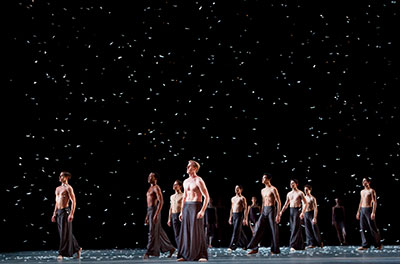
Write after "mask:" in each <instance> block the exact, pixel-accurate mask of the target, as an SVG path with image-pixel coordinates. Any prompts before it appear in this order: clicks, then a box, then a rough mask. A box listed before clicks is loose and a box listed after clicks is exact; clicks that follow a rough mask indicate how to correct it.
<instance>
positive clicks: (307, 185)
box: [304, 184, 312, 191]
mask: <svg viewBox="0 0 400 264" xmlns="http://www.w3.org/2000/svg"><path fill="white" fill-rule="evenodd" d="M306 187H307V188H308V189H310V191H312V187H311V185H309V184H306V185H304V188H306Z"/></svg>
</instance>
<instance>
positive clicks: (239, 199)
mask: <svg viewBox="0 0 400 264" xmlns="http://www.w3.org/2000/svg"><path fill="white" fill-rule="evenodd" d="M242 192H243V187H242V186H241V185H236V186H235V193H236V195H235V196H233V197H232V199H231V211H230V215H229V220H228V223H229V224H230V225H232V224H233V232H232V238H231V243H230V244H229V248H228V252H232V250H236V248H237V247H238V246H239V247H241V248H246V246H247V243H248V241H247V237H246V234H245V233H244V230H243V225H247V202H246V197H244V196H243V195H242Z"/></svg>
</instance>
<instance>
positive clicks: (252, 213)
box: [247, 196, 260, 236]
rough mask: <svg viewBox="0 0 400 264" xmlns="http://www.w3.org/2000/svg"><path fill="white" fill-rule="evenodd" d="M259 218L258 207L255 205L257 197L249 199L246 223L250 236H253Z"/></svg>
mask: <svg viewBox="0 0 400 264" xmlns="http://www.w3.org/2000/svg"><path fill="white" fill-rule="evenodd" d="M258 217H260V206H259V205H258V204H257V197H255V196H253V197H251V205H249V206H248V207H247V221H248V224H249V226H250V229H251V234H252V236H254V229H255V225H256V222H257V220H258Z"/></svg>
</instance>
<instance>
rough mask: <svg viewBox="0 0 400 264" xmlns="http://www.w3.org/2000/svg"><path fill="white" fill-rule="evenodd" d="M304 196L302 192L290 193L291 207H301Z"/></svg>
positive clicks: (294, 191)
mask: <svg viewBox="0 0 400 264" xmlns="http://www.w3.org/2000/svg"><path fill="white" fill-rule="evenodd" d="M303 197H304V194H303V192H302V191H300V190H293V191H290V192H289V193H288V198H289V200H290V204H289V206H290V207H294V208H296V207H301V201H302V200H303Z"/></svg>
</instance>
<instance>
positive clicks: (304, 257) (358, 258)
mask: <svg viewBox="0 0 400 264" xmlns="http://www.w3.org/2000/svg"><path fill="white" fill-rule="evenodd" d="M356 249H357V247H355V246H342V247H339V246H326V247H324V248H322V249H321V248H314V249H307V250H304V251H297V252H293V253H292V252H289V248H287V247H282V248H281V254H279V255H274V256H271V255H270V253H269V248H260V251H259V253H258V254H257V255H255V256H247V255H246V253H247V251H244V250H242V249H238V250H236V251H233V252H232V253H228V252H227V248H212V249H209V262H212V263H219V264H223V263H232V264H234V263H265V262H268V263H270V264H276V263H279V264H285V263H324V264H332V263H400V246H384V247H383V249H382V250H380V251H378V250H375V249H369V250H367V251H365V252H358V251H357V250H356ZM144 252H145V250H144V249H112V250H83V252H82V258H81V259H80V260H77V259H75V258H65V259H64V260H62V261H57V251H23V252H12V253H1V254H0V263H61V262H63V263H85V264H89V263H99V264H106V263H176V255H174V256H173V257H172V258H167V254H162V255H161V256H160V257H151V258H150V259H147V260H143V259H142V256H143V254H144Z"/></svg>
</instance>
